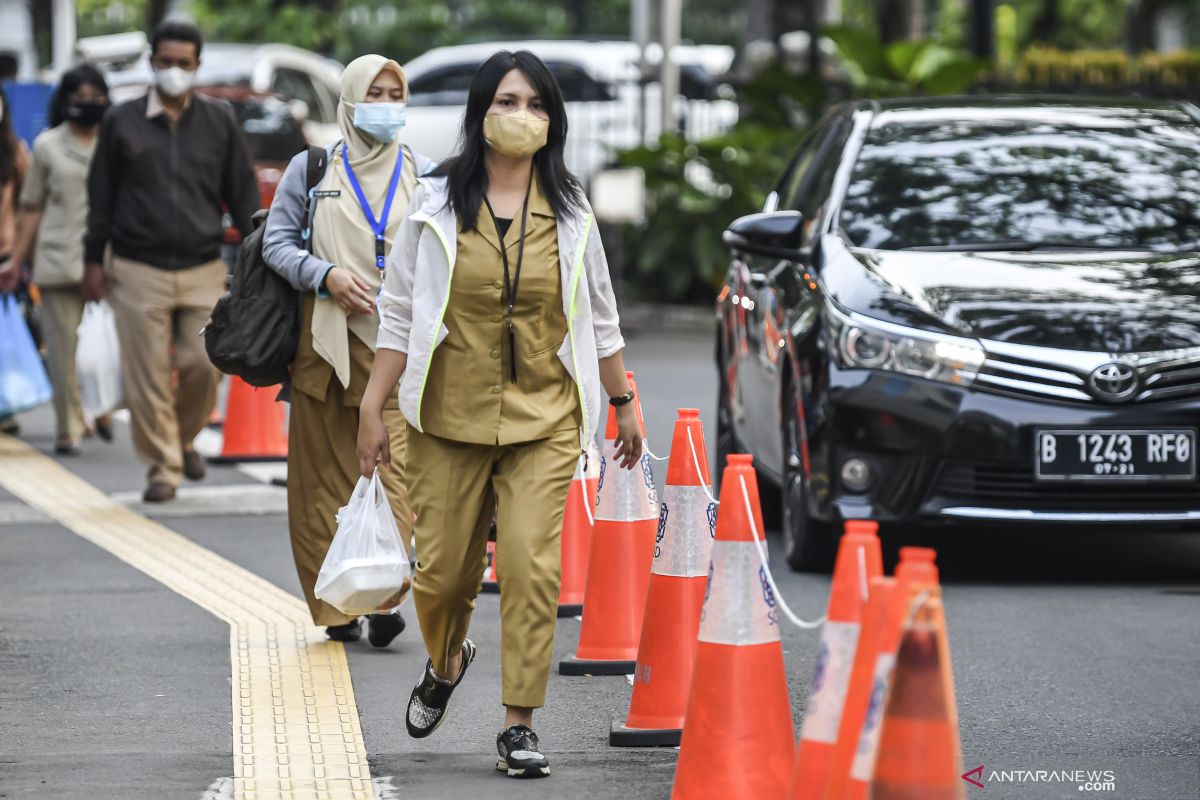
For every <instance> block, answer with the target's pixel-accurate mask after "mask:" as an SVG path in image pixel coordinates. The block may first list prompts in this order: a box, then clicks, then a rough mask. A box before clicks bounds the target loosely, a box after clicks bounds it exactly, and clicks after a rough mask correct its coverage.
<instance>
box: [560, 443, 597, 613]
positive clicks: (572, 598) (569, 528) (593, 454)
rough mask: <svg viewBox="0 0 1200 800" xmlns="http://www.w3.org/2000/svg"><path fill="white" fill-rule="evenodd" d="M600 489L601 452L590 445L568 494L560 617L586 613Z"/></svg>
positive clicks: (581, 460)
mask: <svg viewBox="0 0 1200 800" xmlns="http://www.w3.org/2000/svg"><path fill="white" fill-rule="evenodd" d="M599 487H600V451H599V450H597V449H596V446H595V445H594V444H592V443H591V442H588V448H587V458H580V459H579V465H578V466H576V467H575V477H574V478H573V479H572V480H571V490H570V492H569V493H568V494H567V505H566V508H565V509H564V510H563V528H562V588H561V589H559V592H558V616H560V617H578V616H579V615H580V614H582V613H583V590H584V586H585V585H586V584H587V565H588V551H589V550H590V548H591V546H592V528H593V527H594V526H595V516H594V512H593V511H592V509H593V508H594V507H595V505H596V494H597V492H598V490H599Z"/></svg>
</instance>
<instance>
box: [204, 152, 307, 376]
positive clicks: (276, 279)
mask: <svg viewBox="0 0 1200 800" xmlns="http://www.w3.org/2000/svg"><path fill="white" fill-rule="evenodd" d="M327 160H328V154H327V153H326V151H325V148H323V147H311V146H310V147H309V148H308V175H307V180H306V183H307V185H306V186H305V192H304V219H305V221H306V223H311V220H310V218H309V217H310V210H311V203H312V190H313V187H315V186H316V185H317V184H318V183H320V182H321V179H322V178H323V177H324V176H325V166H326V161H327ZM267 212H268V209H265V208H264V209H262V210H261V211H259V212H258V213H256V214H255V215H254V230H253V231H252V232H251V233H250V235H249V236H247V237H246V238H245V239H243V240H242V244H241V246H240V247H239V248H238V254H237V264H236V266H235V267H234V272H233V281H232V283H231V284H230V286H229V291H227V292H225V294H223V295H222V296H221V299H220V300H218V301H217V304H216V305H215V306H213V310H212V316H211V317H210V318H209V321H208V324H207V325H206V326H205V328H204V349H205V350H206V351H208V358H209V360H210V361H212V363H213V366H215V367H216V368H217V369H219V370H221V372H223V373H225V374H226V375H236V376H238V377H239V378H241V379H242V380H244V381H245V382H246V383H248V384H250V385H251V386H274V385H275V384H279V383H284V382H286V381H287V380H288V378H289V371H288V367H289V366H290V365H291V363H292V360H293V359H294V358H295V357H296V348H297V347H298V346H299V344H300V293H298V292H297V291H296V290H295V289H294V288H292V285H291V284H290V283H288V282H287V280H286V279H285V278H283V276H281V275H280V274H279V273H277V272H275V270H273V269H271V268H270V267H269V266H267V264H266V262H265V261H264V260H263V254H262V245H263V231H264V229H265V228H266V225H265V224H264V223H265V222H266V219H267Z"/></svg>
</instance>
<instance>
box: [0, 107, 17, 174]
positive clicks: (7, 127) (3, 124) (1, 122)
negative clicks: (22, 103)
mask: <svg viewBox="0 0 1200 800" xmlns="http://www.w3.org/2000/svg"><path fill="white" fill-rule="evenodd" d="M0 104H3V106H4V115H3V116H2V117H0V186H7V185H8V182H9V181H10V180H12V179H13V178H15V177H17V153H18V152H19V151H20V148H21V142H20V140H18V139H17V134H16V133H14V132H13V124H12V118H13V113H12V106H11V105H9V103H8V95H7V94H6V93H5V91H4V86H3V85H0Z"/></svg>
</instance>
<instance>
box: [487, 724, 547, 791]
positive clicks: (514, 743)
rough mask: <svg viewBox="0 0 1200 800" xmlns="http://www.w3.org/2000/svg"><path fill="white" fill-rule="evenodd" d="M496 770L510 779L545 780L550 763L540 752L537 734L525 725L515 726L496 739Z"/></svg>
mask: <svg viewBox="0 0 1200 800" xmlns="http://www.w3.org/2000/svg"><path fill="white" fill-rule="evenodd" d="M496 752H498V753H499V754H500V758H498V759H496V769H498V770H500V771H501V772H507V773H508V777H510V778H544V777H546V776H547V775H549V774H550V761H549V759H547V758H546V757H545V756H544V755H542V753H541V751H540V750H538V738H537V734H536V733H534V732H533V731H531V730H530V729H529V728H527V727H526V726H524V725H513V726H512V727H511V728H509V729H508V730H506V731H501V732H500V735H499V736H497V737H496Z"/></svg>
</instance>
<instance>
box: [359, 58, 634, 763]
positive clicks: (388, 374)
mask: <svg viewBox="0 0 1200 800" xmlns="http://www.w3.org/2000/svg"><path fill="white" fill-rule="evenodd" d="M566 131H567V120H566V109H565V107H564V105H563V100H562V93H561V91H560V90H559V87H558V85H557V83H556V82H555V80H554V78H553V76H552V75H551V74H550V72H549V71H548V70H547V69H546V66H545V65H544V64H543V63H542V62H541V61H540V60H538V59H537V57H536V56H534V55H533V54H531V53H528V52H519V53H509V52H501V53H497V54H496V55H495V56H493V57H492V58H490V59H489V60H488V61H487V62H485V63H484V64H483V66H481V67H480V68H479V71H478V72H477V73H476V75H475V78H474V80H473V82H472V84H471V89H470V92H469V95H468V99H467V107H466V113H465V115H464V120H463V131H462V136H461V144H460V152H459V154H458V156H457V157H455V158H454V159H452V160H451V161H449V162H447V163H446V164H445V165H443V166H442V167H441V168H439V170H438V171H437V172H436V173H435V174H434V176H433V177H431V178H429V179H426V180H422V181H421V184H420V186H419V187H418V189H417V192H416V194H415V195H414V198H413V204H412V209H411V210H410V213H409V216H408V219H406V220H405V222H404V225H403V226H402V227H401V229H400V231H399V233H398V234H397V239H396V246H395V248H394V249H393V250H392V254H391V257H390V259H389V261H388V271H387V277H386V279H385V281H384V291H383V295H382V303H381V315H382V317H381V321H380V333H379V351H378V354H377V356H376V359H375V365H374V367H373V368H372V370H371V382H370V384H369V385H368V387H367V391H366V393H365V394H364V396H363V402H362V408H361V412H362V413H361V419H360V422H359V435H358V452H359V469H360V471H361V473H362V474H363V475H369V474H371V472H372V471H373V470H374V469H375V468H376V464H377V462H378V461H380V460H382V462H383V464H384V466H385V467H387V466H389V464H390V463H391V460H390V459H389V456H388V454H389V452H390V447H389V443H390V442H391V441H393V440H394V439H393V437H394V434H392V433H391V432H390V431H389V428H388V426H387V424H386V421H385V416H384V413H385V412H384V411H383V409H384V408H385V407H386V406H387V405H390V404H391V403H392V402H393V401H394V400H395V398H396V395H397V392H396V385H397V382H399V383H400V389H399V399H400V409H401V411H402V412H403V414H404V416H405V419H406V420H407V422H408V428H407V432H406V436H407V441H408V456H407V462H406V472H407V479H408V487H409V496H410V498H411V500H412V503H413V510H414V512H415V514H416V530H415V536H416V542H417V553H418V555H419V561H418V563H417V568H416V574H415V576H414V579H413V600H414V603H415V605H416V611H417V617H418V619H419V621H420V624H421V633H422V635H423V637H424V639H425V647H426V649H427V650H428V652H429V662H428V663H427V665H426V668H425V670H424V672H423V673H422V676H421V679H420V681H419V683H418V684H417V686H416V688H415V689H414V690H413V692H412V695H411V697H410V698H409V706H408V713H407V716H406V722H407V727H408V731H409V733H410V734H411V735H412V736H415V737H423V736H428V735H429V734H431V733H432V732H433V731H434V730H435V729H436V728H437V727H438V725H440V724H441V722H442V720H443V719H444V715H445V711H446V706H447V703H448V702H449V699H450V695H451V693H452V692H453V690H454V688H455V687H457V686H458V684H459V683H460V682H461V681H462V679H463V676H464V674H465V673H466V670H467V668H468V667H469V666H470V664H471V661H472V660H473V659H474V657H475V652H476V650H475V645H474V644H473V643H472V642H471V641H470V640H469V639H467V638H466V633H467V627H468V625H469V623H470V619H471V613H472V611H473V609H474V605H475V597H476V596H477V595H478V593H479V590H480V581H481V578H482V575H483V569H484V565H485V563H486V545H487V534H488V523H489V521H490V519H491V516H492V509H493V508H495V510H496V517H497V519H496V548H497V558H498V559H499V561H501V562H502V563H503V564H504V574H503V578H502V581H503V585H502V591H501V594H500V614H501V633H502V647H501V665H502V683H503V698H502V700H503V703H504V705H505V706H506V714H505V721H504V730H503V731H501V733H500V735H499V736H498V737H497V739H496V747H497V751H498V753H499V759H498V761H497V763H496V766H497V768H498V769H500V770H503V771H506V772H507V773H508V775H510V776H512V777H541V776H544V775H549V774H550V765H549V761H548V760H547V759H546V757H545V756H544V755H543V754H542V753H541V752H540V751H539V745H538V740H537V736H536V734H534V732H533V730H532V725H533V711H534V709H535V708H540V707H541V706H543V705H544V704H545V696H546V683H547V680H548V678H549V672H550V660H551V650H552V647H553V643H554V627H555V620H556V616H557V599H558V592H559V582H560V579H561V563H560V547H559V545H560V534H561V530H562V517H563V507H564V504H565V502H566V495H567V490H568V488H569V487H570V484H571V477H572V475H573V474H574V471H575V467H576V464H577V462H578V460H579V458H580V457H581V453H582V452H583V446H584V444H585V443H586V442H588V441H590V440H591V438H592V436H593V435H594V434H595V431H596V427H597V423H598V421H599V419H600V417H601V409H602V399H601V396H600V392H601V384H602V385H603V388H604V390H605V391H606V392H607V393H608V394H609V396H610V397H612V398H614V399H613V400H612V401H611V402H612V403H613V404H614V405H616V406H618V409H617V419H618V422H619V436H618V439H619V442H620V446H619V449H618V454H617V457H618V459H619V460H620V461H621V464H622V466H623V467H625V468H627V469H628V468H632V467H633V466H634V465H636V464H637V463H638V459H639V458H640V457H641V448H642V445H641V438H640V434H639V431H638V424H637V420H636V417H635V415H634V412H633V406H632V405H631V404H630V401H631V400H632V399H633V393H632V392H631V391H630V390H629V385H628V382H627V381H626V377H625V366H624V363H623V360H622V355H621V352H622V349H623V348H624V341H623V339H622V338H621V332H620V329H619V326H618V323H617V314H616V304H615V302H614V300H613V294H612V286H611V283H610V281H609V276H608V266H607V263H606V262H605V260H604V250H603V247H602V246H601V244H600V239H599V236H598V235H597V234H596V232H595V229H594V224H593V220H592V217H591V213H590V209H589V208H588V206H587V201H586V199H585V198H584V196H583V193H582V191H581V189H580V187H579V184H578V182H577V181H576V180H575V179H574V178H573V177H572V176H571V175H570V173H569V172H567V169H566V166H565V164H564V163H563V146H564V142H565V140H566Z"/></svg>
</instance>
